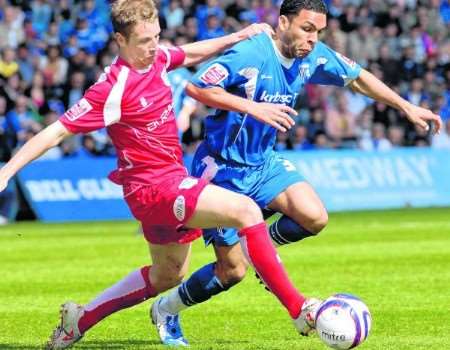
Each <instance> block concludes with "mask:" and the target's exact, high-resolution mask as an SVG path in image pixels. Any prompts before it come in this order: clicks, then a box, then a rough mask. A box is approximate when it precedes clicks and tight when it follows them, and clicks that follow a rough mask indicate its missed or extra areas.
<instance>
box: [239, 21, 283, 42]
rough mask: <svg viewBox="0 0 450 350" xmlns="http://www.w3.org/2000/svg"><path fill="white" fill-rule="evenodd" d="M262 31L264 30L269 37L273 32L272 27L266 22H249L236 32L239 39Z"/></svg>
mask: <svg viewBox="0 0 450 350" xmlns="http://www.w3.org/2000/svg"><path fill="white" fill-rule="evenodd" d="M262 32H265V33H266V34H267V35H268V36H270V37H271V36H272V35H273V34H274V31H273V28H272V27H271V26H270V25H268V24H267V23H254V24H251V25H249V26H248V27H245V28H244V29H242V30H240V31H238V32H237V33H236V34H237V36H238V38H239V40H245V39H248V38H250V37H252V36H254V35H257V34H260V33H262Z"/></svg>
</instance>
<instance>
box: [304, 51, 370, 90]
mask: <svg viewBox="0 0 450 350" xmlns="http://www.w3.org/2000/svg"><path fill="white" fill-rule="evenodd" d="M316 49H317V52H315V56H316V57H317V58H316V63H317V67H316V69H315V71H314V74H313V75H312V76H311V78H310V79H309V83H312V84H321V85H336V86H345V85H347V84H349V83H350V82H352V81H353V80H355V79H356V78H358V76H359V74H360V73H361V66H360V65H359V64H357V63H356V62H355V61H353V60H351V59H349V58H348V57H346V56H344V55H341V54H340V53H338V52H336V51H334V50H332V49H331V48H329V47H328V46H326V45H325V44H323V43H320V42H319V43H317V48H316Z"/></svg>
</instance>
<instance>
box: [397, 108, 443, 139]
mask: <svg viewBox="0 0 450 350" xmlns="http://www.w3.org/2000/svg"><path fill="white" fill-rule="evenodd" d="M405 113H406V118H408V120H409V121H410V122H411V123H413V124H414V125H417V126H419V127H420V128H421V129H424V130H426V131H428V130H429V129H430V126H429V124H428V122H431V123H433V125H434V128H433V131H434V133H439V132H440V131H441V129H442V127H443V124H442V119H441V117H440V116H439V115H437V114H434V113H433V112H431V111H430V110H429V109H426V108H422V107H419V106H415V105H413V104H411V103H410V104H409V105H408V106H407V107H406V109H405Z"/></svg>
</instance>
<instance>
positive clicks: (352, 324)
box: [316, 294, 372, 350]
mask: <svg viewBox="0 0 450 350" xmlns="http://www.w3.org/2000/svg"><path fill="white" fill-rule="evenodd" d="M371 326H372V317H371V315H370V311H369V309H368V308H367V306H366V304H364V302H363V301H362V300H361V299H359V298H357V297H355V296H354V295H350V294H335V295H332V296H331V297H329V298H328V299H326V300H325V301H324V302H323V303H322V304H321V305H320V306H319V308H318V310H317V313H316V329H317V334H318V335H319V337H320V339H322V341H323V342H324V343H325V344H327V345H328V346H329V347H331V348H333V349H341V350H343V349H352V348H354V347H356V346H358V345H359V344H361V343H362V342H363V341H364V340H366V338H367V337H368V336H369V332H370V328H371Z"/></svg>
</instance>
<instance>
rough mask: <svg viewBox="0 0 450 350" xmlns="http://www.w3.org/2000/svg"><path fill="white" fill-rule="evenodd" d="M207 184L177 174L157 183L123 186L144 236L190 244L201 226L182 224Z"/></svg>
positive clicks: (166, 242) (153, 241)
mask: <svg viewBox="0 0 450 350" xmlns="http://www.w3.org/2000/svg"><path fill="white" fill-rule="evenodd" d="M207 184H208V183H207V182H206V181H205V180H203V179H197V178H195V177H190V176H176V177H171V178H167V180H165V181H163V182H161V183H159V184H158V185H140V184H127V185H124V188H123V189H124V196H125V200H126V201H127V204H128V206H129V207H130V209H131V212H132V213H133V215H134V217H135V218H136V219H138V220H139V221H140V222H141V223H142V228H143V231H144V236H145V238H146V239H147V241H148V242H150V243H153V244H168V243H189V242H191V241H193V240H195V239H197V238H198V237H200V236H201V235H202V230H201V229H187V228H186V227H185V226H184V225H185V223H186V222H187V221H188V220H189V219H190V218H191V216H192V215H193V214H194V211H195V207H196V205H197V201H198V197H199V196H200V193H201V192H202V191H203V189H204V188H205V186H206V185H207Z"/></svg>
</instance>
